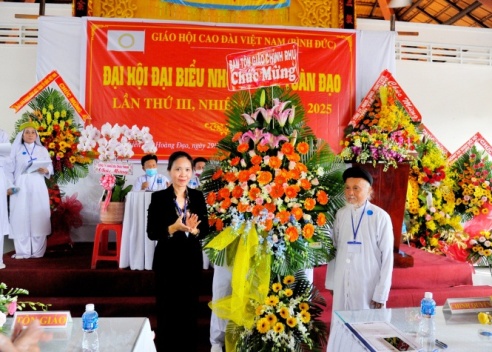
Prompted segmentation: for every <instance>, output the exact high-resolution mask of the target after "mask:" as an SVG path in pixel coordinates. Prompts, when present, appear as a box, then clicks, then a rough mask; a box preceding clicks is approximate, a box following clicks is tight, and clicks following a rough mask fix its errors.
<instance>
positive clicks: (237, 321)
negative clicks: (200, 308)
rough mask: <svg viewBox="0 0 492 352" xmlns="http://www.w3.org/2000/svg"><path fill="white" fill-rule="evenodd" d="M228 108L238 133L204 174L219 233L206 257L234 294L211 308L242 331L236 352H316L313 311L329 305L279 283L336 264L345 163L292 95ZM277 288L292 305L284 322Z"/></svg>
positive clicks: (300, 282) (253, 98)
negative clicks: (225, 269)
mask: <svg viewBox="0 0 492 352" xmlns="http://www.w3.org/2000/svg"><path fill="white" fill-rule="evenodd" d="M229 107H230V108H229V109H228V110H227V112H226V116H227V128H228V130H229V133H228V135H227V136H226V137H224V138H223V139H222V140H220V141H219V142H218V144H217V148H218V153H217V155H216V156H215V158H213V159H212V160H211V162H210V163H209V165H208V167H207V169H206V170H205V172H204V173H203V174H202V180H203V183H202V190H203V191H204V192H205V195H206V200H207V207H208V213H209V223H210V224H211V230H212V231H211V234H210V235H209V236H208V237H207V238H206V239H205V251H206V252H207V254H208V256H209V258H210V259H211V261H212V262H213V263H214V264H216V265H227V266H229V267H231V270H232V281H231V286H232V295H231V296H229V297H226V298H224V299H221V300H218V301H213V302H212V303H211V308H212V309H213V310H214V312H215V313H216V314H217V315H218V316H219V317H221V318H224V319H227V320H229V321H230V322H231V327H232V326H234V329H233V330H230V331H229V335H228V337H227V339H228V340H229V342H228V348H227V349H228V350H234V349H237V350H245V351H246V350H249V351H253V350H254V351H261V350H265V351H266V350H268V351H273V350H276V351H280V350H284V351H302V350H306V346H310V348H309V349H310V350H311V349H317V348H319V347H320V346H319V344H320V343H323V341H325V340H326V339H325V337H326V335H325V334H326V327H323V325H324V324H323V323H322V322H319V321H318V320H317V317H318V315H317V313H314V311H313V310H310V309H315V306H318V304H319V305H324V302H323V301H322V300H321V299H318V298H319V297H318V296H317V295H316V294H315V293H314V291H313V288H312V287H310V286H309V284H308V283H306V281H305V280H304V279H302V277H300V276H297V279H296V280H295V281H292V283H290V280H287V281H289V283H288V284H287V283H284V285H285V286H282V287H284V289H283V290H282V289H281V288H279V287H280V286H279V285H281V282H283V280H284V279H285V278H286V277H289V278H290V277H292V278H293V277H294V276H293V275H296V274H297V273H299V272H301V273H302V271H303V270H304V269H308V268H313V267H314V266H316V265H318V264H321V263H326V262H328V261H330V260H331V259H332V258H333V256H334V253H335V249H334V247H333V244H332V242H331V238H330V237H329V236H328V232H329V228H330V226H331V225H332V223H333V221H334V216H335V213H336V210H338V208H340V207H341V206H342V204H343V183H342V181H341V179H342V178H341V174H342V172H343V170H344V169H345V165H344V163H343V162H342V161H341V160H340V159H339V158H337V157H336V155H334V153H332V151H331V149H330V148H329V146H328V144H326V143H325V142H324V141H321V140H318V139H317V138H316V136H315V135H314V134H313V132H312V130H311V129H310V128H309V126H307V124H306V121H305V119H304V109H303V106H302V104H301V102H300V99H299V97H298V96H297V95H296V94H295V93H293V92H292V91H290V90H287V89H286V90H283V89H281V88H279V87H273V88H267V89H259V90H257V91H255V92H253V93H252V94H251V95H250V93H249V92H244V91H241V92H238V93H236V94H235V95H233V96H232V98H231V100H230V104H229ZM272 285H274V286H272ZM275 290H279V291H278V293H276V295H277V298H278V300H279V302H281V301H282V302H284V301H287V300H288V301H290V302H292V305H293V306H292V310H290V309H289V316H287V314H284V317H282V316H280V318H279V317H276V319H277V321H275V317H274V315H275V314H273V307H275V306H276V305H277V303H278V302H276V300H277V299H276V298H274V297H273V296H275V294H273V293H272V291H275ZM315 297H316V298H315ZM315 301H316V302H317V303H315ZM294 302H297V303H298V304H297V303H294ZM301 303H305V304H303V305H302V307H303V308H299V307H298V305H299V304H301ZM279 304H280V303H279ZM306 305H309V309H307V310H306V309H304V308H306ZM294 306H295V307H294ZM268 307H270V308H268ZM267 311H268V312H272V314H269V313H268V314H267ZM284 313H285V312H284ZM308 313H309V314H308ZM308 316H310V317H311V319H308V318H307V317H308ZM302 319H304V322H303V321H302ZM266 320H269V321H268V324H269V325H268V324H266ZM308 320H309V321H308ZM277 323H278V324H277ZM274 346H276V347H274ZM311 347H312V348H311Z"/></svg>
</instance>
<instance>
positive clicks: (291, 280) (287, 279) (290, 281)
mask: <svg viewBox="0 0 492 352" xmlns="http://www.w3.org/2000/svg"><path fill="white" fill-rule="evenodd" d="M294 281H296V279H295V277H294V276H292V275H287V276H286V277H284V284H286V285H290V284H293V283H294Z"/></svg>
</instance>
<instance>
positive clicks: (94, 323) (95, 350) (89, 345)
mask: <svg viewBox="0 0 492 352" xmlns="http://www.w3.org/2000/svg"><path fill="white" fill-rule="evenodd" d="M98 327H99V316H98V314H97V312H96V311H95V310H94V304H92V303H89V304H86V306H85V312H84V314H82V330H83V331H84V336H83V337H82V351H83V352H99V337H98V336H97V328H98Z"/></svg>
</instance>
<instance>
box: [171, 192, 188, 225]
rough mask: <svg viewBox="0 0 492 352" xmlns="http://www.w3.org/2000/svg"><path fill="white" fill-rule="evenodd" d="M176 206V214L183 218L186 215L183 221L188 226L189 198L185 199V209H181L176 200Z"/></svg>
mask: <svg viewBox="0 0 492 352" xmlns="http://www.w3.org/2000/svg"><path fill="white" fill-rule="evenodd" d="M174 205H175V206H176V212H177V213H178V216H181V215H182V214H185V215H184V216H183V219H182V221H183V224H186V219H185V217H186V207H187V206H188V201H187V198H185V204H184V208H183V209H181V208H180V207H179V205H178V202H177V201H176V198H174Z"/></svg>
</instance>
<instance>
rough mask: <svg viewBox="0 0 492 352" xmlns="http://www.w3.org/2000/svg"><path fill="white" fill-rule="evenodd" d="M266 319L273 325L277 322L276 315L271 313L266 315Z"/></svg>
mask: <svg viewBox="0 0 492 352" xmlns="http://www.w3.org/2000/svg"><path fill="white" fill-rule="evenodd" d="M266 319H267V320H268V322H269V323H270V326H273V325H275V324H276V323H277V321H278V319H277V316H276V315H275V314H273V313H270V314H268V315H267V316H266Z"/></svg>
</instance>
